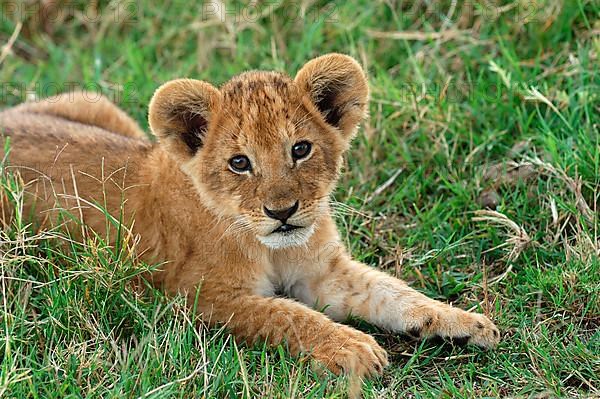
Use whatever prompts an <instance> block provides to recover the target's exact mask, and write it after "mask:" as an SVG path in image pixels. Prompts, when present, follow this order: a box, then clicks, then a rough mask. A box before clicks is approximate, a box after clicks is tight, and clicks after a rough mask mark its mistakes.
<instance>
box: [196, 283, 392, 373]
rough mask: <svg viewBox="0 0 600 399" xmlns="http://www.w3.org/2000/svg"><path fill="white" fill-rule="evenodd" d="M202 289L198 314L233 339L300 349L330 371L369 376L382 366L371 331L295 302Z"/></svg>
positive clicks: (383, 354) (294, 351)
mask: <svg viewBox="0 0 600 399" xmlns="http://www.w3.org/2000/svg"><path fill="white" fill-rule="evenodd" d="M204 288H206V287H204ZM202 291H203V292H204V294H201V295H203V296H204V298H203V300H202V302H204V303H205V304H207V305H208V306H207V307H206V308H205V309H202V310H203V314H204V315H203V318H204V319H205V320H207V321H209V322H210V323H215V322H217V323H222V324H225V325H226V326H227V328H229V329H230V330H231V332H232V333H233V334H234V336H235V337H236V338H237V339H241V340H245V341H248V342H250V343H252V342H255V341H266V342H267V343H268V344H270V345H278V344H281V343H285V344H287V346H288V348H289V350H290V352H291V353H292V355H298V354H299V353H306V354H308V355H309V356H311V357H312V358H313V359H314V360H316V361H317V362H319V363H320V364H322V365H324V366H325V367H327V368H328V369H329V370H331V371H332V372H334V373H336V374H339V373H342V372H344V373H349V374H353V375H358V376H361V377H362V376H365V377H367V376H373V375H376V374H378V373H380V372H381V371H382V370H383V368H384V367H385V366H386V365H387V354H386V352H385V350H383V349H382V348H381V347H380V346H379V345H378V344H377V343H376V342H375V340H374V339H373V338H372V337H371V336H369V335H367V334H365V333H363V332H360V331H358V330H355V329H353V328H351V327H348V326H345V325H342V324H338V323H336V322H334V321H333V320H331V319H329V318H328V317H327V316H325V315H324V314H322V313H319V312H316V311H314V310H312V309H310V308H309V307H307V306H305V305H303V304H300V303H298V302H296V301H293V300H290V299H286V298H271V297H269V298H267V297H262V296H258V295H250V294H249V295H244V294H242V293H240V292H232V291H225V290H223V289H219V290H218V291H214V292H207V291H211V290H206V289H204V290H203V289H201V292H202ZM207 293H208V296H205V295H206V294H207ZM203 307H204V306H203Z"/></svg>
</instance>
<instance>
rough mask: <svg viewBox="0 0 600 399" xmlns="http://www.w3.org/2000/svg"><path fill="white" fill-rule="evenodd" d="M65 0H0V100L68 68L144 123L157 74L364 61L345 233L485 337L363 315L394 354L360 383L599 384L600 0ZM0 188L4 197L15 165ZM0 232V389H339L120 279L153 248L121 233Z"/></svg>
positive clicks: (45, 393)
mask: <svg viewBox="0 0 600 399" xmlns="http://www.w3.org/2000/svg"><path fill="white" fill-rule="evenodd" d="M62 3H63V5H62V6H61V7H62V8H61V10H62V11H63V12H62V13H61V15H60V17H57V16H56V15H57V14H56V13H46V14H47V15H51V16H52V17H51V18H46V19H44V20H42V21H40V19H39V17H38V15H39V13H36V12H32V9H31V8H33V11H35V8H36V5H35V2H30V6H29V7H30V8H28V9H24V8H23V6H18V7H16V11H15V8H7V7H8V6H9V5H11V4H12V3H9V2H3V3H2V6H3V8H2V19H1V22H0V23H1V25H0V42H1V43H2V44H4V43H6V42H7V41H8V40H9V37H10V36H11V35H12V34H13V33H14V32H16V33H15V34H17V33H18V34H17V35H16V40H15V41H14V43H13V44H12V47H11V51H8V52H5V53H4V56H0V59H2V61H0V62H1V64H0V82H2V86H1V88H2V97H1V99H0V105H1V106H9V105H13V104H17V103H19V102H21V101H24V100H25V99H26V98H28V97H32V96H33V95H37V96H46V95H51V94H54V93H57V92H61V91H64V90H69V89H72V88H73V87H78V88H82V87H83V88H88V89H96V90H100V91H102V92H103V93H105V94H106V95H108V96H109V97H111V98H113V99H114V100H116V102H118V103H119V104H120V105H121V106H122V107H123V108H124V109H125V110H126V111H127V112H128V113H130V114H131V115H133V116H134V117H135V118H136V119H137V120H138V121H139V122H140V123H141V124H142V125H143V126H144V127H146V128H147V123H146V110H147V104H148V101H149V99H150V97H151V95H152V93H153V91H154V90H155V89H156V87H157V86H158V85H159V84H160V83H161V82H164V81H166V80H169V79H172V78H177V77H183V76H189V77H194V78H199V79H205V80H209V81H211V82H214V83H222V82H224V81H226V80H227V79H229V78H230V77H231V76H233V75H234V74H237V73H239V72H242V71H244V70H247V69H277V70H284V71H287V72H289V73H291V74H293V73H295V71H296V70H297V69H298V68H299V67H300V66H301V65H302V64H303V63H304V62H306V61H307V60H309V59H310V58H311V57H313V56H316V55H319V54H323V53H326V52H329V51H340V52H345V53H349V54H351V55H354V56H355V57H357V59H359V60H361V62H363V63H364V65H365V66H366V67H367V68H368V71H369V79H370V84H371V89H372V101H371V118H370V120H369V121H368V122H367V123H366V125H365V127H364V129H362V131H361V134H360V135H359V137H358V138H357V139H356V141H355V142H354V144H353V146H352V149H351V151H350V153H349V155H348V157H347V168H346V173H345V175H344V177H343V178H342V180H341V182H340V186H339V188H338V190H337V191H336V193H335V198H336V200H337V201H339V202H343V203H345V204H348V205H350V206H351V207H352V208H353V209H355V210H356V211H349V210H346V211H343V212H340V215H339V217H338V221H339V226H340V228H341V230H342V232H343V234H344V237H345V239H346V241H347V243H348V245H349V247H350V248H351V250H352V253H353V254H354V256H355V257H357V258H358V259H360V260H362V261H365V262H368V263H369V264H371V265H373V266H374V267H380V268H383V269H385V270H388V271H389V272H390V273H395V274H397V275H398V276H400V277H402V278H404V279H406V280H408V281H410V282H411V284H412V285H413V286H415V287H416V288H418V289H420V290H422V291H423V292H425V293H426V294H428V295H430V296H432V297H434V298H438V299H441V300H445V301H451V302H452V303H454V304H455V305H456V306H461V307H465V308H473V309H478V310H480V311H484V312H488V313H489V314H490V315H491V317H492V318H493V319H494V320H495V321H496V322H497V324H498V326H499V327H500V328H501V330H502V331H503V340H502V343H501V344H500V346H499V347H498V348H497V349H496V350H494V351H490V352H483V351H480V350H478V349H476V348H454V347H452V346H450V345H443V346H436V345H434V344H430V343H415V342H412V341H409V340H407V339H405V338H402V337H395V336H392V335H390V334H387V333H385V332H383V331H374V333H375V335H376V337H377V339H378V340H379V341H380V342H381V343H382V344H383V345H384V346H385V347H386V348H387V349H388V351H389V352H390V354H391V360H392V362H391V363H392V364H391V366H390V367H389V368H388V369H387V370H386V372H385V375H384V376H383V377H382V378H380V379H376V380H372V381H367V382H365V384H364V386H363V391H364V395H365V396H366V397H394V398H396V397H397V398H407V397H415V398H473V397H524V398H528V397H544V398H546V397H598V395H600V378H599V375H600V332H599V331H600V330H599V329H600V299H599V297H600V295H599V294H600V260H599V257H600V241H599V237H598V230H599V226H600V223H599V220H598V201H599V200H600V150H599V147H600V137H599V136H600V133H599V130H600V128H599V127H600V96H599V93H600V68H599V67H598V66H599V65H600V36H599V33H598V32H599V30H600V3H599V2H598V1H595V0H572V1H571V0H569V1H567V0H564V1H560V0H538V1H536V2H531V1H528V0H525V1H501V2H499V4H500V5H498V6H493V7H492V6H490V5H489V4H488V2H479V1H458V2H457V3H456V7H452V3H453V2H452V1H435V0H432V1H424V0H422V1H421V0H414V1H399V0H398V1H389V2H388V1H378V0H377V1H370V0H352V1H346V2H342V1H340V2H338V3H326V2H322V1H316V2H312V1H305V2H292V1H283V2H282V3H277V5H275V4H274V3H268V4H270V6H269V7H270V8H269V9H268V10H267V9H266V7H262V8H258V9H250V10H249V9H247V8H244V6H234V5H231V4H230V5H229V6H228V7H229V8H228V13H227V15H226V16H227V18H226V21H225V22H224V23H223V22H221V21H218V20H214V19H211V18H209V17H210V16H211V15H209V14H210V13H208V12H207V10H206V9H204V11H203V8H202V6H201V5H197V6H192V5H190V2H185V1H181V0H174V1H166V2H164V4H161V5H156V4H153V3H151V2H143V1H137V2H133V1H131V2H127V1H123V2H119V1H113V2H110V3H108V2H100V3H101V5H100V6H99V11H100V12H99V16H98V17H93V18H92V17H90V15H91V16H94V15H95V14H94V12H92V11H91V10H92V9H90V8H88V9H87V11H86V8H85V7H86V6H85V4H87V2H83V1H81V2H76V3H72V2H62ZM105 3H108V4H105ZM157 3H159V2H157ZM489 3H491V2H489ZM259 4H264V2H259ZM486 4H487V5H486ZM13 5H14V4H13ZM117 5H121V6H123V7H122V9H121V11H120V12H118V13H117V12H116V11H115V7H116V6H117ZM37 7H38V10H39V6H37ZM90 7H91V6H90ZM236 7H237V8H236ZM301 9H303V10H304V11H305V13H304V16H302V15H301V13H300V10H301ZM11 10H12V11H11ZM258 11H262V12H263V14H262V17H260V18H258V17H254V16H253V15H254V14H252V13H254V12H258ZM42 14H43V13H42ZM250 14H252V15H250ZM86 15H87V16H88V17H86ZM19 21H21V22H22V25H19V24H18V22H19ZM373 31H383V32H407V31H410V32H419V33H424V34H426V33H428V32H445V33H442V34H441V36H439V37H435V36H434V37H431V36H430V37H426V36H423V35H422V36H421V37H417V38H413V39H410V40H406V39H403V38H393V37H381V35H378V34H377V33H376V32H373ZM2 57H4V58H2ZM503 165H504V166H503ZM515 168H516V169H515ZM395 174H396V175H397V177H396V178H395V179H394V181H393V182H392V183H391V184H389V185H384V183H385V182H386V181H388V179H390V177H391V176H393V175H395ZM2 185H3V187H4V189H3V192H4V195H8V196H9V197H11V198H10V200H11V201H13V202H15V203H18V202H19V200H20V198H19V193H20V192H21V188H20V187H19V184H18V182H17V181H16V180H15V179H14V178H12V177H11V176H7V175H5V174H4V173H3V177H2ZM381 188H384V189H381ZM492 203H493V205H494V206H495V210H494V212H496V213H494V212H490V211H488V212H487V213H486V212H481V211H482V210H483V209H484V205H485V204H488V205H490V204H492ZM0 240H1V242H0V256H1V262H2V263H1V276H2V280H1V286H0V289H1V291H2V303H1V308H2V310H1V313H0V314H1V315H2V317H1V319H0V324H1V325H2V327H1V330H0V359H1V363H2V364H1V366H0V367H1V368H0V396H2V397H9V398H12V397H14V398H26V397H27V398H64V397H127V398H130V397H131V398H137V397H151V398H167V397H169V398H170V397H181V398H187V397H206V398H212V397H240V396H244V397H257V396H265V397H323V396H326V397H344V396H346V391H347V381H346V380H345V379H343V378H336V377H334V376H319V375H318V374H317V373H316V372H315V371H313V370H312V369H311V367H310V364H309V362H308V361H307V360H306V359H295V358H292V357H290V356H289V355H288V354H287V353H286V351H285V349H284V348H276V349H266V348H263V347H261V346H257V347H245V346H238V345H236V344H235V343H234V341H233V339H232V337H231V336H229V335H228V334H227V333H226V331H217V330H214V329H204V328H197V327H196V326H194V324H193V323H192V322H191V321H190V319H192V318H193V316H192V315H191V314H189V312H187V311H184V304H183V302H182V300H181V299H180V298H174V299H173V298H166V297H164V296H162V295H161V294H160V292H157V291H152V290H150V289H149V290H147V291H146V292H144V293H143V294H140V293H139V291H137V290H136V289H135V287H136V286H137V285H138V284H139V278H138V277H139V275H140V274H141V273H143V272H144V271H145V270H147V269H148V268H152V267H154V266H153V265H141V264H139V263H137V262H135V261H133V260H132V257H131V255H130V254H129V253H128V252H127V251H126V250H125V249H123V248H120V249H119V248H110V247H108V246H107V245H106V244H104V243H103V242H102V240H100V239H96V240H93V241H89V242H85V243H69V242H68V241H67V240H66V239H65V237H64V236H63V235H62V234H61V233H60V232H57V231H51V232H47V231H46V232H44V231H36V230H35V229H34V228H33V227H31V226H30V225H29V224H28V221H27V219H26V218H25V219H21V218H15V220H13V222H12V223H11V225H10V226H6V227H5V228H4V229H3V231H2V233H1V236H0ZM124 248H125V247H124ZM367 328H368V327H367ZM370 330H371V331H373V329H370Z"/></svg>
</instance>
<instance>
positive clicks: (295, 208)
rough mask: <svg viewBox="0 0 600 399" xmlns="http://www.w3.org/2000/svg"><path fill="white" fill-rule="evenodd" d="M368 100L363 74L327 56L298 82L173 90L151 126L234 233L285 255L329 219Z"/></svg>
mask: <svg viewBox="0 0 600 399" xmlns="http://www.w3.org/2000/svg"><path fill="white" fill-rule="evenodd" d="M368 94H369V92H368V86H367V81H366V78H365V74H364V72H363V70H362V69H361V67H360V65H359V64H358V63H357V62H356V61H355V60H354V59H352V58H350V57H348V56H345V55H341V54H329V55H325V56H322V57H318V58H315V59H313V60H311V61H310V62H308V63H307V64H306V65H304V67H302V69H301V70H300V71H299V72H298V74H297V75H296V77H295V79H291V78H290V77H288V76H286V75H284V74H281V73H275V72H260V71H252V72H247V73H244V74H241V75H239V76H236V77H234V78H233V79H231V80H230V81H229V82H227V83H225V84H224V85H223V86H222V87H221V88H220V89H218V88H216V87H214V86H212V85H211V84H209V83H206V82H202V81H198V80H192V79H178V80H174V81H170V82H168V83H166V84H164V85H163V86H161V87H160V88H159V89H158V90H157V91H156V93H155V94H154V97H153V98H152V101H151V102H150V111H149V121H150V127H151V128H152V131H153V132H154V133H155V134H156V136H157V137H158V138H159V141H160V145H162V146H163V147H164V148H165V149H167V151H169V153H170V154H171V155H172V157H173V158H174V159H175V160H176V161H177V162H178V164H179V165H180V168H181V169H182V170H183V171H184V172H185V173H186V174H187V175H188V176H189V177H190V178H191V179H192V181H193V182H194V185H195V187H196V188H197V190H198V191H199V194H200V197H201V199H202V201H203V203H204V204H205V205H206V206H207V207H208V208H209V209H210V210H212V211H213V212H214V213H215V214H216V215H217V216H219V217H224V218H227V220H230V223H231V226H230V228H229V229H228V231H231V232H236V233H242V232H243V233H251V234H254V235H256V237H257V238H258V240H259V241H260V242H262V243H263V244H264V245H266V246H268V247H270V248H273V249H278V248H285V247H289V246H296V245H302V244H305V243H306V242H307V241H308V239H309V238H310V236H311V234H312V233H313V231H314V228H315V224H317V223H318V221H319V217H320V216H321V215H323V214H324V213H325V211H326V209H327V206H328V196H329V194H330V193H331V191H332V190H333V188H334V185H335V182H336V180H337V176H338V172H339V170H340V167H341V163H342V154H343V152H344V151H345V150H346V149H347V148H348V144H349V142H350V140H351V139H352V137H353V136H354V133H355V131H356V128H357V126H358V124H359V123H360V121H361V120H362V119H363V118H364V116H365V114H366V110H367V101H368ZM190 212H193V210H192V209H190Z"/></svg>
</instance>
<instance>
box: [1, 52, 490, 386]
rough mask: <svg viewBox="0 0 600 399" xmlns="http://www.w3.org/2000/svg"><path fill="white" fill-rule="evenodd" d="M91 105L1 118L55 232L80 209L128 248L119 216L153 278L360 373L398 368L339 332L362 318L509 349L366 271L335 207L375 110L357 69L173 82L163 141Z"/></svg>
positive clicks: (224, 316) (333, 65)
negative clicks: (349, 155) (348, 160)
mask: <svg viewBox="0 0 600 399" xmlns="http://www.w3.org/2000/svg"><path fill="white" fill-rule="evenodd" d="M82 96H83V94H75V97H74V99H71V100H70V101H65V100H63V99H60V98H54V99H49V100H46V101H45V102H41V103H38V104H24V105H21V106H19V107H15V108H12V109H9V110H6V111H3V112H2V113H0V127H1V129H2V132H3V134H4V135H6V136H7V137H10V140H11V150H10V157H9V160H10V165H11V167H12V168H14V170H17V171H18V172H19V173H20V174H21V176H22V177H23V180H24V182H25V183H26V184H27V185H26V191H27V192H28V193H29V196H28V200H27V203H26V205H27V207H26V212H29V213H31V212H35V213H36V214H37V215H40V216H41V217H38V218H37V219H38V220H39V221H40V222H44V223H47V224H51V225H55V224H57V223H62V221H63V219H60V218H58V212H57V211H56V210H57V209H59V208H60V209H65V210H67V211H68V212H70V213H71V214H73V215H75V216H77V217H78V218H79V219H82V220H83V222H84V223H85V226H87V227H88V228H91V229H92V230H94V231H95V232H97V233H99V234H101V235H104V236H109V238H111V239H116V234H115V233H116V232H115V231H112V229H113V227H111V226H113V225H112V224H111V223H107V217H106V213H108V214H110V215H112V217H114V218H115V220H118V221H121V222H122V223H123V225H125V226H130V227H131V229H132V232H133V235H134V236H135V237H137V239H138V240H139V242H138V243H137V245H136V249H137V251H139V253H140V256H141V257H142V258H143V259H144V260H145V261H147V262H151V263H161V264H162V266H161V268H160V270H159V271H157V272H156V273H154V274H153V275H152V276H151V279H152V280H153V281H154V282H155V283H156V284H157V285H159V286H161V287H163V288H164V289H165V290H166V291H168V292H171V293H176V292H179V293H184V294H187V295H190V297H192V298H193V297H195V296H196V294H197V293H198V295H199V302H198V306H199V308H200V310H201V311H202V314H203V317H204V318H205V320H207V321H209V322H211V323H227V326H228V327H229V328H230V329H231V331H232V332H233V333H234V334H235V335H236V336H237V337H239V338H240V339H245V340H248V341H254V340H257V339H261V340H266V341H268V342H269V343H271V344H279V343H281V342H284V341H285V342H286V343H287V345H288V347H289V349H290V351H291V352H292V353H294V354H296V353H299V352H307V353H310V354H311V356H313V357H314V358H315V359H316V360H318V361H320V362H322V363H324V364H325V365H326V366H327V367H328V368H329V369H331V370H332V371H334V372H341V371H347V372H352V373H356V374H359V375H372V374H376V373H378V372H380V371H381V369H382V368H383V367H384V366H385V365H386V364H387V358H386V354H385V351H384V350H383V349H382V348H381V347H380V346H379V345H378V344H377V343H376V342H375V341H374V340H373V338H372V337H370V336H369V335H367V334H364V333H362V332H360V331H358V330H355V329H352V328H350V327H347V326H344V325H342V324H338V323H337V322H336V321H334V320H337V321H343V320H344V319H345V318H346V317H347V316H348V315H349V314H354V315H357V316H359V317H361V318H363V319H365V320H367V321H370V322H372V323H374V324H376V325H378V326H380V327H382V328H386V329H389V330H391V331H395V332H398V333H405V334H410V335H414V336H416V337H420V338H427V337H431V336H441V337H444V338H449V339H454V340H462V341H465V342H468V343H473V344H477V345H480V346H483V347H491V346H493V345H495V344H496V342H497V341H498V339H499V334H498V330H497V329H496V327H495V326H494V325H493V323H492V322H491V321H489V319H487V318H486V317H485V316H482V315H479V314H474V313H468V312H465V311H463V310H460V309H456V308H453V307H450V306H448V305H446V304H443V303H440V302H436V301H434V300H431V299H429V298H427V297H425V296H424V295H422V294H420V293H418V292H416V291H415V290H413V289H411V288H409V287H408V286H407V285H406V284H405V283H404V282H402V281H401V280H398V279H395V278H393V277H391V276H388V275H387V274H385V273H382V272H380V271H377V270H375V269H373V268H371V267H368V266H365V265H362V264H360V263H358V262H355V261H353V260H352V259H351V258H350V256H349V255H348V253H347V251H346V250H345V249H344V246H343V245H342V243H341V242H340V239H339V236H338V233H337V229H336V227H335V224H334V222H333V220H332V218H331V215H330V212H329V206H328V197H329V195H330V193H331V191H332V190H333V188H334V186H335V182H336V180H337V176H338V174H339V171H340V168H341V159H342V155H343V153H344V151H345V150H346V149H347V148H348V144H349V142H350V140H351V139H352V137H353V135H354V133H355V131H356V127H357V125H358V123H359V122H360V121H361V119H362V118H363V117H364V116H365V113H366V109H367V100H368V88H367V83H366V79H365V76H364V73H363V71H362V69H361V68H360V66H359V65H358V64H357V63H356V62H355V61H354V60H352V59H351V58H350V57H347V56H343V55H339V54H332V55H327V56H323V57H319V58H317V59H315V60H312V61H311V62H309V63H308V64H307V65H305V66H304V67H303V68H302V70H301V71H300V72H299V73H298V75H297V76H296V78H295V79H293V80H292V79H290V78H289V77H287V76H285V75H282V74H278V73H272V72H249V73H246V74H243V75H240V76H238V77H236V78H234V79H232V80H231V81H230V82H228V83H226V84H225V85H224V86H223V87H221V88H220V89H217V88H215V87H213V86H211V85H210V84H208V83H205V82H200V81H194V80H176V81H172V82H169V83H167V84H165V85H164V86H162V87H161V88H159V90H157V92H156V94H155V96H154V98H153V100H152V102H151V104H150V112H149V120H150V126H151V128H152V130H153V132H154V133H155V134H156V136H157V137H158V139H159V143H158V144H151V143H150V142H149V141H147V140H146V139H145V138H144V137H143V133H142V132H141V130H140V129H139V128H138V127H137V125H135V123H134V122H133V121H132V120H131V119H130V118H129V117H127V116H126V115H125V114H124V113H123V112H122V111H121V110H119V109H118V108H116V107H115V106H113V105H112V104H110V103H108V102H107V101H106V100H105V99H102V100H101V101H99V102H97V103H94V102H89V101H87V102H86V101H83V100H82V98H83V97H82ZM299 143H300V144H299ZM307 143H308V145H307ZM298 145H301V146H300V147H297V146H298ZM297 148H300V149H302V150H306V148H308V149H309V150H308V152H306V151H302V152H299V151H297ZM298 154H300V155H301V156H299V155H298ZM240 157H241V158H240ZM234 159H235V160H236V162H233V160H234ZM240 159H241V160H242V161H243V162H241V163H240ZM238 165H242V166H244V167H243V168H242V167H238ZM284 211H285V212H284ZM281 215H284V216H281ZM67 228H69V229H70V230H71V231H73V232H74V233H79V231H80V230H81V231H82V232H81V234H85V229H83V230H82V228H81V226H80V225H75V224H71V225H69V224H67ZM277 293H283V294H284V295H285V296H286V297H280V296H278V295H277ZM313 306H318V307H319V308H322V309H325V313H326V314H322V313H320V312H317V311H315V310H313Z"/></svg>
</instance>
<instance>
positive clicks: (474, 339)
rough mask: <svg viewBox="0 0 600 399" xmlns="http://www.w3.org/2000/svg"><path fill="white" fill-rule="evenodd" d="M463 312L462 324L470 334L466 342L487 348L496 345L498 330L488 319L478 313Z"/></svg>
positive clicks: (498, 340) (498, 337)
mask: <svg viewBox="0 0 600 399" xmlns="http://www.w3.org/2000/svg"><path fill="white" fill-rule="evenodd" d="M465 314H466V316H463V319H464V323H465V324H464V325H465V327H466V329H467V331H468V333H469V336H470V337H469V340H468V341H467V343H469V344H473V345H477V346H481V347H483V348H487V349H489V348H493V347H495V346H496V345H498V342H500V331H499V330H498V327H496V325H495V324H494V323H493V322H492V321H491V320H490V319H488V318H487V317H486V316H484V315H482V314H478V313H468V312H465Z"/></svg>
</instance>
